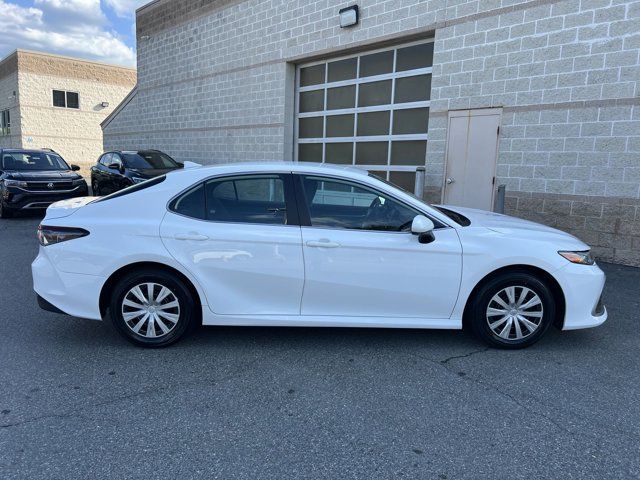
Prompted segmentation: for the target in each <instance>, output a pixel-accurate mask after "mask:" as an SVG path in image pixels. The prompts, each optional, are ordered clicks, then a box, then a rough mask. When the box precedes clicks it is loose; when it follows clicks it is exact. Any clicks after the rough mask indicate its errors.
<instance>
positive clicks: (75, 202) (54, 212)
mask: <svg viewBox="0 0 640 480" xmlns="http://www.w3.org/2000/svg"><path fill="white" fill-rule="evenodd" d="M96 199H97V197H77V198H69V199H67V200H60V201H59V202H55V203H52V204H51V205H49V207H48V208H47V214H46V215H45V217H44V221H46V220H51V219H54V218H64V217H68V216H69V215H72V214H73V213H75V212H77V211H78V210H79V209H81V208H82V207H84V206H85V205H87V204H89V203H91V202H93V201H94V200H96Z"/></svg>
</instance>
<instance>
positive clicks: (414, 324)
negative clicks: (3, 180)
mask: <svg viewBox="0 0 640 480" xmlns="http://www.w3.org/2000/svg"><path fill="white" fill-rule="evenodd" d="M38 239H39V242H40V245H41V246H40V250H39V254H38V256H37V258H36V259H35V261H34V262H33V265H32V270H33V280H34V289H35V291H36V293H37V295H38V302H39V304H40V306H41V307H42V308H44V309H47V310H51V311H56V312H58V313H66V314H69V315H73V316H76V317H81V318H87V319H93V320H101V319H103V318H110V319H111V321H112V322H113V324H114V325H115V327H116V329H117V330H118V331H119V332H120V333H121V334H122V335H123V336H124V337H125V338H126V339H128V340H130V341H131V342H133V343H134V344H137V345H142V346H146V347H161V346H166V345H169V344H172V343H174V342H176V341H177V340H179V339H180V338H182V337H184V335H185V334H186V333H187V332H189V331H190V330H191V329H192V328H193V327H194V326H195V325H197V324H204V325H260V326H313V327H388V328H438V329H460V328H463V327H465V328H469V329H470V330H472V331H473V332H475V334H476V335H477V336H478V337H480V338H481V339H482V340H484V341H485V342H487V343H488V344H489V345H491V346H495V347H502V348H521V347H526V346H528V345H531V344H533V343H534V342H536V341H537V340H539V339H540V338H541V337H542V336H543V335H544V334H545V332H546V331H547V330H548V329H549V328H550V327H551V326H552V325H553V326H555V327H557V328H559V329H561V330H572V329H579V328H586V327H595V326H597V325H600V324H602V323H603V322H604V321H605V320H606V318H607V311H606V309H605V307H604V306H603V304H602V302H601V300H600V296H601V293H602V289H603V286H604V281H605V278H604V274H603V272H602V271H601V270H600V268H599V267H598V266H597V265H596V264H595V262H594V260H593V258H592V256H591V254H590V251H589V247H588V246H587V245H585V244H584V243H583V242H581V241H580V240H578V239H577V238H575V237H573V236H571V235H569V234H567V233H564V232H561V231H559V230H555V229H553V228H550V227H546V226H543V225H539V224H536V223H533V222H529V221H525V220H521V219H517V218H512V217H509V216H505V215H499V214H495V213H490V212H485V211H480V210H473V209H467V208H459V207H454V206H433V205H429V204H426V203H424V202H423V201H421V200H419V199H417V198H416V197H414V196H413V195H411V194H409V193H407V192H404V191H403V190H400V189H398V188H396V187H394V186H392V185H390V184H388V183H386V182H384V181H382V180H381V179H379V178H377V177H375V176H373V175H370V174H367V172H365V171H362V170H358V169H356V168H353V167H337V166H329V165H314V164H304V163H285V162H279V163H256V164H229V165H220V166H213V167H201V168H191V169H184V170H179V171H175V172H172V173H169V174H167V175H163V176H159V177H156V178H153V179H151V180H148V181H145V182H142V183H139V184H136V185H133V186H131V187H129V188H126V189H124V190H121V191H119V192H116V193H114V194H112V195H108V196H105V197H98V198H96V197H83V198H77V199H73V200H65V201H61V202H58V203H55V204H53V205H51V206H50V207H49V208H48V210H47V214H46V217H45V218H44V220H43V221H42V223H41V225H40V226H39V228H38Z"/></svg>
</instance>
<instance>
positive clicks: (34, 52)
mask: <svg viewBox="0 0 640 480" xmlns="http://www.w3.org/2000/svg"><path fill="white" fill-rule="evenodd" d="M21 53H24V54H27V55H35V56H39V57H52V58H60V59H62V60H73V61H74V62H81V63H89V64H92V65H100V66H102V67H108V68H120V69H123V70H131V71H133V72H137V68H136V67H125V66H124V65H118V64H116V63H110V62H100V61H97V60H87V59H84V58H78V57H70V56H68V55H59V54H57V53H51V52H42V51H38V50H28V49H24V48H16V49H15V50H14V51H13V52H11V53H9V54H8V55H7V56H5V57H4V58H3V59H1V60H0V64H1V63H3V62H4V61H5V60H8V59H9V58H11V57H12V56H13V55H16V56H19V54H21Z"/></svg>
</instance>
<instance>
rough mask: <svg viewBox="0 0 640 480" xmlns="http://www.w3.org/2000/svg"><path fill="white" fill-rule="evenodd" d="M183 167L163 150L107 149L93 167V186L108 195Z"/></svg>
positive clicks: (97, 190)
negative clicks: (111, 150) (108, 150)
mask: <svg viewBox="0 0 640 480" xmlns="http://www.w3.org/2000/svg"><path fill="white" fill-rule="evenodd" d="M183 167H184V166H183V165H182V164H181V163H178V162H176V161H175V160H174V159H173V158H171V157H170V156H169V155H167V154H166V153H162V152H161V151H159V150H136V151H127V150H118V151H114V152H107V153H105V154H103V155H102V156H101V157H100V158H99V159H98V163H96V164H95V165H94V166H93V167H91V187H92V188H93V194H94V195H107V194H109V193H113V192H117V191H118V190H121V189H123V188H125V187H129V186H131V185H134V184H136V183H140V182H144V181H145V180H149V179H150V178H153V177H157V176H159V175H164V174H165V173H168V172H170V171H172V170H177V169H179V168H183Z"/></svg>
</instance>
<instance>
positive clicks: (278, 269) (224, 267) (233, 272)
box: [160, 174, 304, 316]
mask: <svg viewBox="0 0 640 480" xmlns="http://www.w3.org/2000/svg"><path fill="white" fill-rule="evenodd" d="M291 182H292V179H291V175H289V174H282V175H281V174H269V175H242V176H233V177H224V178H218V179H212V180H209V181H207V182H205V183H202V184H200V185H198V186H196V187H194V188H193V189H192V190H190V191H189V192H187V193H185V194H183V195H181V196H179V197H177V198H176V199H175V200H174V201H172V202H171V204H170V207H169V212H167V214H166V216H165V218H164V220H163V222H162V224H161V227H160V235H161V237H162V240H163V243H164V244H165V246H166V247H167V249H168V250H169V252H170V253H171V255H173V257H174V258H176V260H177V261H178V262H180V263H181V264H182V265H183V266H184V267H185V268H186V269H187V270H188V271H189V272H191V274H192V275H193V276H194V277H195V278H196V279H197V280H198V281H199V282H200V284H201V286H202V288H203V289H204V291H205V294H206V296H207V301H208V303H209V307H210V309H211V310H212V311H213V312H214V313H216V314H220V315H252V316H256V315H299V314H300V299H301V297H302V287H303V284H304V263H303V259H302V238H301V233H300V227H299V225H298V216H297V208H296V203H295V197H294V192H293V187H292V185H291Z"/></svg>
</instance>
